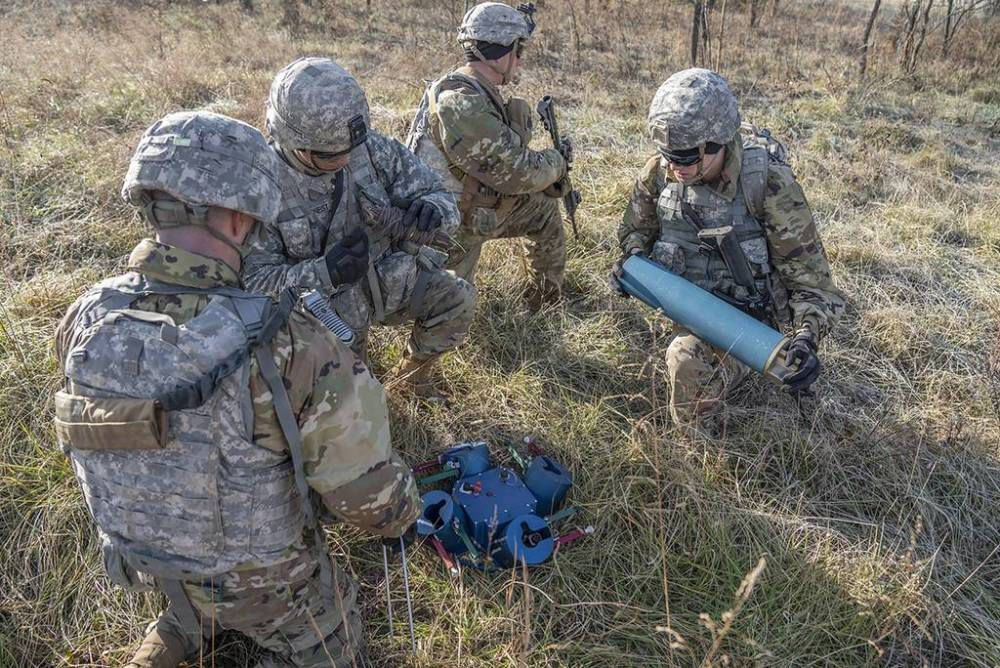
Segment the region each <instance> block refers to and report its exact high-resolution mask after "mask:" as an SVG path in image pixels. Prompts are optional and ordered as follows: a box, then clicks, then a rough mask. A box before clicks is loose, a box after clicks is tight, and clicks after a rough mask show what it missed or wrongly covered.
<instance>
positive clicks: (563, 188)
mask: <svg viewBox="0 0 1000 668" xmlns="http://www.w3.org/2000/svg"><path fill="white" fill-rule="evenodd" d="M568 192H569V180H568V179H559V180H558V181H556V182H555V183H553V184H552V185H550V186H549V187H547V188H546V189H545V190H543V191H542V194H543V195H545V196H546V197H552V198H555V199H559V198H561V197H565V196H566V193H568Z"/></svg>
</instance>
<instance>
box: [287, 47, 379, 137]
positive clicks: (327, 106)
mask: <svg viewBox="0 0 1000 668" xmlns="http://www.w3.org/2000/svg"><path fill="white" fill-rule="evenodd" d="M369 122H370V120H369V111H368V98H367V97H366V96H365V92H364V91H363V90H362V89H361V86H360V85H359V84H358V82H357V81H356V80H355V79H354V77H353V76H351V74H350V73H349V72H348V71H347V70H345V69H344V68H343V67H341V66H340V65H338V64H337V63H335V62H334V61H333V60H330V59H329V58H299V59H298V60H295V61H293V62H292V63H290V64H289V65H287V66H286V67H285V68H284V69H282V70H281V71H280V72H278V74H277V76H275V77H274V81H273V82H272V83H271V93H270V95H269V96H268V100H267V131H268V133H269V134H270V135H271V138H272V139H274V140H275V141H276V142H277V143H278V145H279V146H280V147H281V149H282V150H283V151H286V152H287V151H319V152H323V153H334V154H343V153H347V152H348V151H350V150H351V149H353V148H355V147H357V146H360V145H361V144H363V143H364V142H365V139H367V136H368V125H369Z"/></svg>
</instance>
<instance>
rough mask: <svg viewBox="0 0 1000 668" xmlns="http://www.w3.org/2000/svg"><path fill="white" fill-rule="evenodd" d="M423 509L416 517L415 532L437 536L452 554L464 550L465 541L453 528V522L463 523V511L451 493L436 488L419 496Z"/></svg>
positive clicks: (460, 552) (460, 524) (421, 534)
mask: <svg viewBox="0 0 1000 668" xmlns="http://www.w3.org/2000/svg"><path fill="white" fill-rule="evenodd" d="M421 501H423V503H424V510H423V512H422V513H421V514H420V517H419V518H418V519H417V534H418V535H420V536H437V538H438V540H440V541H441V543H443V544H444V549H446V550H448V551H449V552H451V553H452V554H462V553H463V552H465V551H466V549H467V548H466V547H465V543H464V542H463V541H462V538H461V536H459V535H458V532H457V531H456V530H455V522H456V520H457V521H458V525H459V526H462V525H463V524H464V523H465V513H464V512H463V511H462V509H461V508H460V507H459V506H456V505H455V501H454V500H453V499H452V498H451V494H449V493H448V492H445V491H444V490H440V489H436V490H434V491H432V492H427V493H426V494H424V495H423V496H422V497H421Z"/></svg>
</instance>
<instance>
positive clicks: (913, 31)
mask: <svg viewBox="0 0 1000 668" xmlns="http://www.w3.org/2000/svg"><path fill="white" fill-rule="evenodd" d="M925 1H926V4H925ZM933 6H934V0H907V2H906V3H905V4H904V5H903V10H902V13H901V21H900V24H899V35H897V39H898V40H899V42H898V46H897V52H898V54H899V64H900V66H901V67H902V68H903V71H905V72H906V73H907V74H912V73H913V72H915V71H916V69H917V61H918V58H919V56H920V51H921V49H923V47H924V40H925V39H926V37H927V25H928V24H929V23H930V17H931V8H933Z"/></svg>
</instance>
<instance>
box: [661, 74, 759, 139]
mask: <svg viewBox="0 0 1000 668" xmlns="http://www.w3.org/2000/svg"><path fill="white" fill-rule="evenodd" d="M648 126H649V132H650V134H651V135H652V138H653V143H654V144H656V147H657V148H658V149H659V150H660V152H664V153H666V152H672V151H686V150H689V149H695V148H703V147H704V146H705V145H706V144H710V143H711V144H722V145H725V144H728V143H729V142H730V141H732V139H733V137H735V136H736V133H737V132H738V131H739V129H740V112H739V110H738V109H737V105H736V96H735V95H733V92H732V90H730V88H729V84H728V83H727V82H726V80H725V79H724V78H723V77H722V75H720V74H718V73H716V72H713V71H711V70H706V69H702V68H691V69H687V70H681V71H680V72H677V73H675V74H673V75H671V76H670V78H668V79H667V80H666V81H665V82H663V85H662V86H660V88H659V89H658V90H657V91H656V95H654V96H653V102H652V104H650V105H649V116H648Z"/></svg>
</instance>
